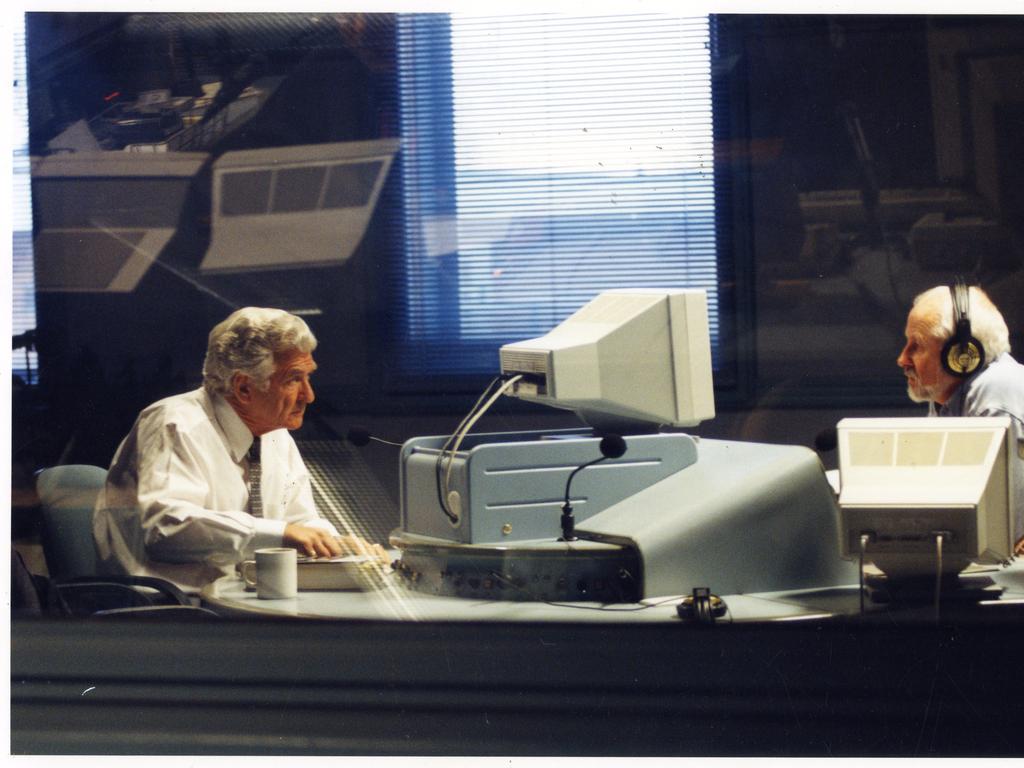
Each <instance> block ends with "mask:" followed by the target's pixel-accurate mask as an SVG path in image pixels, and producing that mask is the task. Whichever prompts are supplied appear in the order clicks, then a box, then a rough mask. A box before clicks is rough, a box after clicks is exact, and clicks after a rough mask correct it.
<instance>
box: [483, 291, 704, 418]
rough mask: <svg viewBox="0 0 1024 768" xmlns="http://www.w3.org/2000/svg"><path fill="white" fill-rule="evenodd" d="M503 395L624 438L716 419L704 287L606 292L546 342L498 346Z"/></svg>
mask: <svg viewBox="0 0 1024 768" xmlns="http://www.w3.org/2000/svg"><path fill="white" fill-rule="evenodd" d="M500 357H501V371H502V373H503V374H506V375H514V374H521V375H522V378H521V379H520V380H519V381H517V382H516V383H515V385H514V386H513V388H512V389H511V390H510V391H509V392H508V393H507V394H509V395H511V396H514V397H519V398H521V399H523V400H529V401H533V402H539V403H545V404H546V405H551V406H554V407H556V408H566V409H569V410H573V411H576V412H577V413H578V414H579V415H580V417H581V418H582V419H583V420H584V421H585V422H586V423H587V424H589V425H590V426H592V427H594V428H595V429H599V430H604V431H612V432H619V433H622V434H631V433H638V432H649V431H654V430H656V429H657V428H658V427H659V426H662V425H672V426H680V427H692V426H695V425H697V424H699V423H700V422H701V421H703V420H705V419H710V418H712V417H714V415H715V400H714V391H713V388H712V379H711V340H710V334H709V331H708V312H707V295H706V293H705V291H704V290H703V289H676V290H656V289H620V290H612V291H605V292H603V293H601V294H599V295H598V296H597V297H596V298H594V299H592V300H591V301H590V302H589V303H587V304H585V305H584V306H583V307H582V308H581V309H579V310H577V311H576V312H575V313H574V314H572V315H571V316H570V317H569V318H568V319H566V320H565V321H564V322H562V323H561V324H560V325H558V326H557V327H556V328H554V329H553V330H552V331H550V332H549V333H547V334H546V335H544V336H541V337H539V338H536V339H530V340H527V341H521V342H518V343H514V344H506V345H505V346H503V347H502V348H501V353H500Z"/></svg>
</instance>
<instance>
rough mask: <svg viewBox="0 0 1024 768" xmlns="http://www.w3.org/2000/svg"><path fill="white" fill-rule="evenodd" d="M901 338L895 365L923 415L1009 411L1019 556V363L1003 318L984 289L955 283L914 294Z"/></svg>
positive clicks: (1022, 385)
mask: <svg viewBox="0 0 1024 768" xmlns="http://www.w3.org/2000/svg"><path fill="white" fill-rule="evenodd" d="M906 337H907V344H906V346H905V347H903V351H902V352H900V356H899V358H897V360H896V363H897V364H898V365H899V366H900V368H902V369H903V374H904V375H905V376H906V377H907V394H908V395H909V396H910V399H911V400H913V401H914V402H915V403H928V412H929V415H931V416H1009V417H1010V422H1011V427H1010V431H1011V433H1012V434H1011V436H1010V439H1011V442H1012V445H1013V448H1014V456H1015V460H1014V462H1013V467H1012V475H1013V486H1014V498H1015V502H1014V504H1015V507H1016V508H1015V510H1014V540H1015V541H1016V545H1015V547H1014V551H1015V552H1016V553H1017V554H1024V365H1021V364H1020V363H1018V362H1017V361H1016V360H1014V359H1013V358H1012V357H1011V356H1010V340H1009V331H1008V330H1007V328H1006V321H1005V320H1003V316H1002V314H1000V312H999V310H998V309H996V306H995V305H994V304H993V303H992V301H991V300H990V299H989V297H988V296H987V295H985V292H984V291H982V290H981V289H980V288H978V287H976V286H971V287H970V288H968V287H967V286H966V285H964V284H963V283H962V282H961V281H957V282H956V283H955V284H954V285H952V286H945V285H940V286H936V287H935V288H931V289H929V290H927V291H925V292H924V293H922V294H920V295H919V296H917V298H915V299H914V304H913V307H912V308H911V310H910V314H909V315H908V316H907V328H906Z"/></svg>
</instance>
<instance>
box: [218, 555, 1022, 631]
mask: <svg viewBox="0 0 1024 768" xmlns="http://www.w3.org/2000/svg"><path fill="white" fill-rule="evenodd" d="M968 578H970V579H985V578H989V579H991V580H992V581H993V582H995V583H996V584H998V585H999V586H1000V587H1002V588H1003V590H1004V591H1003V593H1002V595H1001V597H998V602H999V603H1000V604H1007V605H1009V604H1014V603H1021V602H1024V560H1017V561H1015V562H1014V563H1013V564H1011V565H1010V566H1008V567H1005V568H998V569H990V570H985V571H980V572H978V573H976V574H974V575H972V576H970V577H968ZM996 597H997V596H996V594H993V599H996ZM682 598H683V595H666V596H665V597H660V598H651V599H649V600H645V601H644V602H643V603H638V604H617V605H601V604H599V603H583V602H580V603H541V602H517V601H501V600H469V599H465V598H457V597H436V596H433V595H426V594H421V593H417V592H412V591H409V590H408V589H406V588H405V587H403V586H402V585H401V583H400V581H399V580H398V579H397V578H393V577H392V576H391V575H388V576H387V577H385V579H384V582H383V587H381V588H378V589H373V590H367V591H358V590H351V591H343V592H321V591H302V592H300V593H299V595H298V596H297V597H294V598H289V599H283V600H261V599H260V598H258V597H257V596H256V593H255V591H249V590H246V587H245V583H244V582H243V581H242V580H241V579H239V578H237V577H235V576H226V577H224V578H222V579H219V580H218V581H215V582H213V583H212V584H209V585H207V586H206V587H205V588H204V589H203V591H202V594H201V599H202V602H203V604H204V605H206V606H207V607H209V608H211V609H213V610H214V611H217V612H218V613H220V614H222V615H225V616H235V617H240V616H244V617H250V618H253V617H259V616H263V617H274V618H288V617H292V618H303V619H355V620H398V621H496V622H623V621H626V622H642V623H647V622H679V621H680V619H679V617H678V615H677V613H676V606H677V605H678V604H679V602H680V600H681V599H682ZM723 599H724V600H725V603H726V606H727V613H726V614H725V616H723V617H722V618H721V619H719V622H732V623H742V622H764V621H800V620H820V619H825V618H831V617H843V616H854V615H855V614H857V613H858V612H859V610H860V597H859V594H858V585H856V584H851V585H849V586H843V587H831V588H828V589H808V590H797V591H789V592H766V593H760V594H753V595H726V596H723ZM993 607H995V608H998V606H993ZM885 610H887V609H886V607H885V606H879V605H872V604H871V603H870V602H868V603H867V606H866V611H867V612H869V613H879V612H884V611H885ZM922 614H923V615H924V617H927V616H930V606H922Z"/></svg>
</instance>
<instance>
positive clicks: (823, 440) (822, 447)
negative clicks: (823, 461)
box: [814, 427, 839, 453]
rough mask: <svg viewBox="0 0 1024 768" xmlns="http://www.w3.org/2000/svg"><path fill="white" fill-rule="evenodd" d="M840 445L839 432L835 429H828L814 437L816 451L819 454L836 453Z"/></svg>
mask: <svg viewBox="0 0 1024 768" xmlns="http://www.w3.org/2000/svg"><path fill="white" fill-rule="evenodd" d="M837 445H839V432H838V431H837V430H836V428H835V427H827V428H826V429H823V430H821V432H819V433H818V434H817V435H815V436H814V450H816V451H817V452H818V453H827V452H828V451H834V450H835V448H836V446H837Z"/></svg>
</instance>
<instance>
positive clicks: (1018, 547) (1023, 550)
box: [1013, 536, 1024, 555]
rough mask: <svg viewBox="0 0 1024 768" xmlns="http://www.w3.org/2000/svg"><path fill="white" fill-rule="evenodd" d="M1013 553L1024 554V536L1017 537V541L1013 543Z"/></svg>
mask: <svg viewBox="0 0 1024 768" xmlns="http://www.w3.org/2000/svg"><path fill="white" fill-rule="evenodd" d="M1013 554H1015V555H1024V536H1022V537H1020V538H1019V539H1017V543H1016V544H1014V545H1013Z"/></svg>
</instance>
